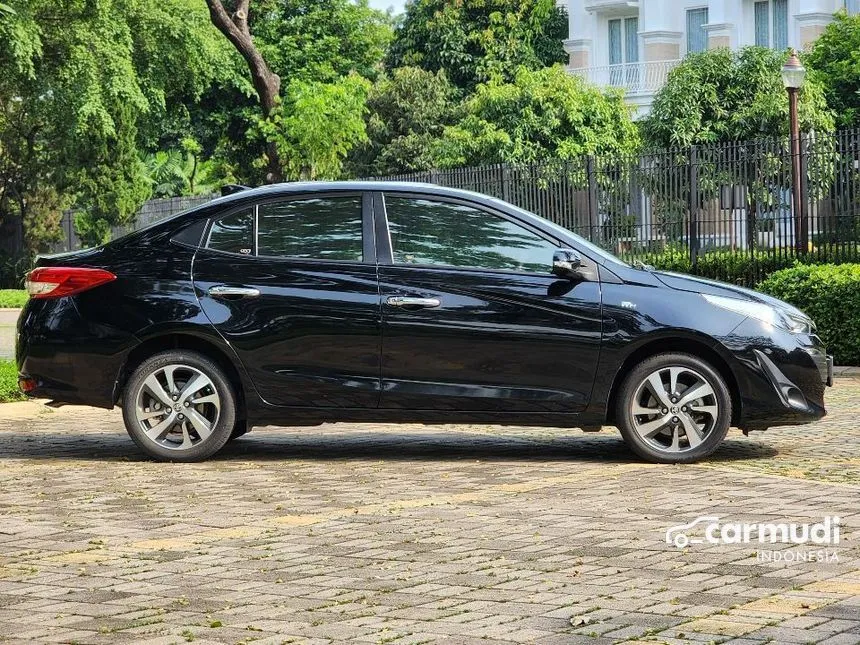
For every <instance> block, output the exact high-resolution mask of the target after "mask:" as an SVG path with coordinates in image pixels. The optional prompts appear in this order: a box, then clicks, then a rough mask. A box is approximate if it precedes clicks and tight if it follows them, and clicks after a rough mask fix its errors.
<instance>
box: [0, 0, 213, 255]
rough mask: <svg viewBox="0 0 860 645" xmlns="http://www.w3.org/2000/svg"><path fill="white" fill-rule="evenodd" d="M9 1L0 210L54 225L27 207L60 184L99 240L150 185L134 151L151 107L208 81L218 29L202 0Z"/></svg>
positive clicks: (35, 229) (160, 107)
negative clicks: (35, 215) (155, 1)
mask: <svg viewBox="0 0 860 645" xmlns="http://www.w3.org/2000/svg"><path fill="white" fill-rule="evenodd" d="M9 1H10V4H11V7H12V9H13V12H12V13H10V14H9V15H7V16H6V17H5V19H4V20H2V21H0V68H2V69H3V74H0V215H4V216H6V217H7V218H8V217H9V216H17V217H20V218H21V220H23V221H24V222H25V230H26V231H28V232H29V234H30V235H46V236H48V237H50V236H51V235H52V234H53V233H51V231H50V228H51V227H50V226H41V225H35V224H36V222H34V220H33V217H32V216H33V213H30V212H28V208H29V207H30V205H31V204H40V205H42V207H43V206H44V205H45V204H50V203H52V202H53V201H54V200H51V199H47V198H46V196H49V195H50V194H51V193H52V191H55V192H58V193H61V194H63V195H67V196H69V197H70V198H71V201H72V205H73V206H75V207H76V208H78V209H81V210H82V211H83V212H82V213H81V215H80V216H79V217H78V224H79V233H80V234H81V236H82V238H83V239H84V241H85V242H86V243H89V244H95V243H99V242H102V241H104V240H105V239H107V236H108V235H109V231H110V227H111V226H112V225H116V224H124V223H127V222H128V221H130V220H131V219H132V218H133V217H134V214H135V212H136V211H137V208H138V207H139V205H140V204H141V203H142V202H143V201H144V200H145V199H146V198H147V196H148V194H149V191H148V188H147V182H146V179H145V176H144V169H143V165H142V164H141V162H140V158H139V156H140V155H139V153H140V143H141V139H142V138H143V130H144V129H146V127H147V126H146V118H147V116H148V115H151V114H155V113H162V114H165V113H167V111H168V110H170V109H172V105H173V103H174V102H175V99H176V98H177V94H182V95H184V96H186V97H188V96H192V97H193V95H194V94H195V92H200V91H202V89H203V88H204V87H206V85H207V84H208V82H209V80H210V79H211V78H213V77H214V75H215V72H216V71H217V70H213V67H212V65H213V64H214V62H213V61H212V60H210V59H209V58H208V56H210V54H211V53H212V51H213V49H212V47H215V46H216V45H215V43H220V42H221V39H220V38H216V37H217V32H215V30H214V29H213V28H212V26H211V24H210V23H209V21H208V18H207V16H206V13H205V9H203V7H201V6H200V5H199V3H197V2H196V1H195V0H163V1H161V2H159V3H157V5H156V3H152V2H148V1H147V0H90V1H88V2H80V1H79V0H9ZM174 37H175V38H174ZM215 62H217V61H215ZM169 106H171V107H169ZM54 219H56V218H54ZM49 221H50V218H47V219H46V223H48V222H49ZM27 222H30V225H28V224H27ZM28 244H29V246H30V247H31V248H37V247H38V246H39V243H38V241H32V240H31V241H30V242H29V243H28Z"/></svg>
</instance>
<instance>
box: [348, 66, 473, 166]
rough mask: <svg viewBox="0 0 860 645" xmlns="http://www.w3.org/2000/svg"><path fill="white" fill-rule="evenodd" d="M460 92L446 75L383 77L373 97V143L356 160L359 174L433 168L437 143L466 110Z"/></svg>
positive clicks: (405, 71)
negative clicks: (463, 107)
mask: <svg viewBox="0 0 860 645" xmlns="http://www.w3.org/2000/svg"><path fill="white" fill-rule="evenodd" d="M459 94H460V93H459V92H458V91H457V89H456V88H455V87H454V86H453V85H451V83H450V82H449V81H448V77H447V76H446V75H445V72H444V71H439V72H436V73H433V72H428V71H426V70H423V69H421V68H420V67H400V68H398V69H395V70H393V71H392V72H391V73H390V74H389V75H385V76H382V77H381V78H379V79H378V80H377V82H376V83H375V84H374V86H373V88H372V89H371V90H370V94H369V96H368V98H367V108H368V112H367V117H366V124H367V136H368V141H367V144H366V145H364V146H361V147H360V148H356V149H355V150H354V151H353V154H352V157H351V170H352V172H353V174H355V175H358V176H362V177H363V176H370V175H377V176H383V175H391V174H398V173H408V172H416V171H421V170H429V169H430V168H432V167H433V163H434V158H433V148H434V145H435V143H436V140H437V139H438V138H439V137H440V136H441V135H442V132H443V130H444V129H445V126H448V125H452V124H453V123H454V122H455V121H456V120H457V118H458V116H459V115H460V113H461V111H462V107H461V101H460V98H459Z"/></svg>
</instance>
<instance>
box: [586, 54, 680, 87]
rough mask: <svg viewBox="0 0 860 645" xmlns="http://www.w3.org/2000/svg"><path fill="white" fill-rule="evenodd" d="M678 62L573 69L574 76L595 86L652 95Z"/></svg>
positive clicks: (650, 62)
mask: <svg viewBox="0 0 860 645" xmlns="http://www.w3.org/2000/svg"><path fill="white" fill-rule="evenodd" d="M679 62H680V61H678V60H658V61H649V62H647V63H621V64H619V65H603V66H600V67H584V68H582V69H573V70H571V74H575V75H577V76H579V77H581V78H583V79H585V80H586V81H589V82H591V83H595V84H596V85H609V86H612V87H620V88H622V89H624V90H626V91H627V93H628V94H654V93H655V92H657V90H659V89H660V88H661V87H663V86H664V85H665V84H666V78H667V77H668V76H669V72H670V71H671V70H672V68H673V67H675V66H676V65H677V64H678V63H679Z"/></svg>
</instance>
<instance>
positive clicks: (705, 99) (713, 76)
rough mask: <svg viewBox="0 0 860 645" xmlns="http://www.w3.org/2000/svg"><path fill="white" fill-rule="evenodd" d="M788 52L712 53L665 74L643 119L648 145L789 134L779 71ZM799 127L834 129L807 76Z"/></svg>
mask: <svg viewBox="0 0 860 645" xmlns="http://www.w3.org/2000/svg"><path fill="white" fill-rule="evenodd" d="M786 58H787V54H785V53H781V52H776V51H774V50H772V49H766V48H763V47H746V48H744V49H741V50H739V51H731V50H728V49H712V50H708V51H705V52H701V53H698V54H691V55H689V56H687V58H685V59H684V60H683V61H682V62H681V63H680V64H679V65H678V66H677V67H676V68H675V69H673V70H672V71H671V72H670V73H669V79H668V81H667V83H666V85H665V86H664V87H663V88H662V89H661V90H660V91H659V92H658V93H657V96H656V97H655V99H654V103H653V105H652V107H651V112H650V114H649V115H648V117H647V118H646V119H644V120H643V121H642V133H643V137H644V139H645V143H646V145H648V146H650V147H654V148H670V147H687V146H690V145H693V144H704V143H715V142H720V141H749V140H753V139H759V138H762V137H776V136H782V135H787V134H788V96H787V93H786V91H785V89H784V87H783V85H782V77H781V74H780V72H781V69H782V66H783V64H784V63H785V60H786ZM799 117H800V126H801V129H802V130H804V131H806V132H809V131H812V130H815V131H819V132H820V131H828V130H832V129H833V114H832V113H831V111H830V110H829V109H828V107H827V104H826V102H825V99H824V91H823V87H822V85H821V82H820V81H819V80H818V78H816V76H815V75H809V77H808V78H807V82H806V84H805V85H804V87H803V89H802V90H801V92H800V101H799Z"/></svg>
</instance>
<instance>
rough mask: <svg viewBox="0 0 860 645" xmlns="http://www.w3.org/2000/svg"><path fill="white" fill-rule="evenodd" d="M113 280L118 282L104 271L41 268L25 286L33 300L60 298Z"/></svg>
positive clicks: (36, 270) (29, 276) (28, 276)
mask: <svg viewBox="0 0 860 645" xmlns="http://www.w3.org/2000/svg"><path fill="white" fill-rule="evenodd" d="M111 280H116V276H115V275H114V274H113V273H111V272H110V271H105V270H104V269H85V268H83V267H39V268H38V269H33V270H32V271H30V273H28V274H27V278H26V280H25V282H24V286H25V287H26V289H27V293H29V294H30V297H31V298H60V297H61V296H71V295H74V294H76V293H80V292H81V291H86V290H87V289H92V288H93V287H97V286H99V285H100V284H104V283H106V282H110V281H111Z"/></svg>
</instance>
